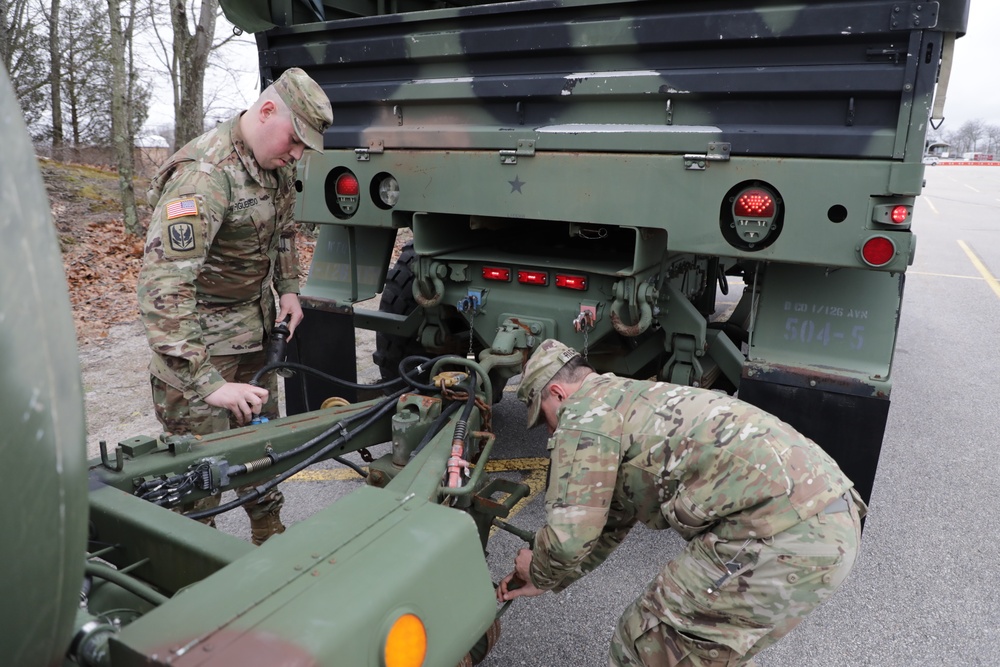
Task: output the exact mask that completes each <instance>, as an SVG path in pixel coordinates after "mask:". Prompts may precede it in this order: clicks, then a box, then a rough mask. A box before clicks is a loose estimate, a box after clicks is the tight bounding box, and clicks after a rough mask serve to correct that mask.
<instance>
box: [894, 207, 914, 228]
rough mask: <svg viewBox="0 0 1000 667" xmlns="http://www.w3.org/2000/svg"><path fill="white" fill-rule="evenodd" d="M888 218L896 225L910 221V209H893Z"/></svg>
mask: <svg viewBox="0 0 1000 667" xmlns="http://www.w3.org/2000/svg"><path fill="white" fill-rule="evenodd" d="M890 218H891V220H892V221H893V222H895V223H896V224H897V225H900V224H902V223H904V222H906V221H907V220H909V219H910V209H909V208H908V207H906V206H896V207H893V209H892V214H891V216H890Z"/></svg>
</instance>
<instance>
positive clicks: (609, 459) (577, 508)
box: [497, 340, 867, 667]
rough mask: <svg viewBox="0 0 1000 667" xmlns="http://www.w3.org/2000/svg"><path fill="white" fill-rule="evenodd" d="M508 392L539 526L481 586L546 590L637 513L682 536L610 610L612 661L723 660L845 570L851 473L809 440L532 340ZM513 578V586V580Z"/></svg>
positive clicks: (815, 599)
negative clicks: (537, 488) (525, 435)
mask: <svg viewBox="0 0 1000 667" xmlns="http://www.w3.org/2000/svg"><path fill="white" fill-rule="evenodd" d="M522 378H523V379H522V382H521V387H520V389H519V391H518V395H519V396H520V398H521V399H522V400H524V401H525V402H526V403H527V404H528V426H529V428H530V427H532V426H534V425H535V424H537V423H539V421H541V420H544V421H545V423H546V424H547V425H548V427H549V432H550V433H551V434H552V437H551V438H550V439H549V444H548V447H549V450H550V453H551V468H550V470H549V486H548V490H547V492H546V496H545V507H546V517H547V519H546V525H545V526H544V527H543V528H542V529H541V530H539V531H538V533H537V534H536V536H535V544H534V550H533V551H531V550H528V549H522V550H521V551H520V552H519V553H518V555H517V558H516V559H515V562H514V571H513V572H512V573H511V574H509V575H508V576H507V577H506V578H505V579H504V580H503V581H502V582H501V584H500V586H499V588H498V590H497V596H498V598H499V599H501V600H511V599H513V598H516V597H521V596H533V595H540V594H541V593H543V592H545V591H547V590H552V591H557V592H558V591H561V590H563V589H564V588H566V587H567V586H569V585H570V584H571V583H572V582H574V581H576V580H577V579H579V578H580V577H582V576H583V575H585V574H586V573H587V572H590V571H591V570H593V569H594V568H595V567H597V566H598V565H600V564H601V563H602V562H603V561H604V560H605V559H606V558H607V556H608V554H610V553H611V551H613V550H614V548H615V547H617V546H618V545H619V544H620V543H621V541H622V540H623V539H624V538H625V535H626V534H627V533H628V531H629V529H630V528H631V527H632V526H633V525H634V524H635V523H636V522H642V523H644V524H646V525H647V526H649V527H650V528H655V529H664V528H668V527H672V528H674V529H675V530H676V531H677V532H678V533H680V534H681V536H682V537H684V538H685V539H686V540H688V545H687V547H686V548H685V549H684V551H682V552H681V553H680V554H678V555H677V556H676V557H675V558H674V559H673V560H671V561H670V562H668V563H667V564H666V565H665V566H664V567H663V568H662V570H661V571H660V573H659V574H658V575H657V576H656V578H655V579H654V580H653V581H652V582H650V584H649V586H648V587H647V588H646V591H645V592H644V593H643V594H642V595H640V596H639V598H638V599H636V600H635V601H634V602H633V603H632V604H631V605H630V606H629V607H628V608H627V609H626V610H625V612H624V613H623V614H622V616H621V618H620V619H619V621H618V627H617V628H616V630H615V632H614V636H613V638H612V641H611V650H610V663H611V664H612V665H656V666H658V667H674V666H683V667H689V666H691V667H734V666H736V665H748V664H753V663H752V662H751V661H750V659H751V657H752V656H753V655H755V654H757V653H758V652H759V651H761V650H762V649H764V648H766V647H767V646H769V645H771V644H773V643H774V642H776V641H777V640H779V639H780V638H781V637H783V636H785V635H786V634H787V633H788V632H790V631H791V630H792V628H794V627H795V626H796V625H797V624H798V623H799V622H800V621H802V619H803V618H804V617H805V616H806V614H808V613H809V612H810V611H812V610H813V609H815V608H816V607H817V606H819V605H820V604H821V603H823V602H824V601H825V600H827V599H828V598H829V597H830V596H831V595H832V594H833V592H834V590H836V589H837V587H838V586H839V585H840V584H841V583H842V582H843V581H844V579H845V578H846V577H847V575H848V573H849V572H850V571H851V568H852V567H853V565H854V561H855V558H856V557H857V552H858V543H859V540H860V521H861V516H863V514H864V512H865V511H866V510H867V508H866V507H865V505H864V503H863V502H862V501H861V499H860V497H859V496H858V495H857V494H856V492H854V490H853V484H852V483H851V481H850V480H849V479H847V477H846V476H844V474H843V473H842V472H841V471H840V469H839V468H838V467H837V464H836V463H834V461H833V460H832V459H831V458H830V457H829V456H828V455H827V454H826V453H825V452H824V451H823V450H822V449H821V448H820V447H819V446H818V445H816V444H815V443H814V442H812V441H811V440H809V439H808V438H806V437H804V436H802V435H801V434H799V433H798V432H796V431H795V430H793V429H792V428H791V427H790V426H788V425H787V424H785V423H783V422H781V421H780V420H778V419H777V418H776V417H774V416H772V415H770V414H768V413H766V412H763V411H762V410H760V409H758V408H756V407H754V406H752V405H750V404H748V403H745V402H743V401H740V400H737V399H735V398H732V397H731V396H727V395H725V394H720V393H716V392H712V391H707V390H704V389H695V388H693V387H687V386H682V385H674V384H669V383H666V382H643V381H639V380H630V379H624V378H619V377H616V376H614V375H612V374H610V373H609V374H606V375H598V374H597V373H595V372H594V369H593V368H591V367H590V365H589V364H588V363H587V362H586V361H585V360H584V359H583V358H582V357H581V356H580V355H579V354H578V353H577V352H576V351H575V350H573V349H571V348H568V347H566V346H565V345H563V344H562V343H559V342H558V341H555V340H546V341H544V342H543V343H542V344H541V345H540V346H539V348H538V349H537V350H536V351H535V352H534V354H533V355H532V356H531V358H530V359H529V360H528V362H527V364H526V365H525V368H524V373H523V375H522ZM518 586H519V587H518Z"/></svg>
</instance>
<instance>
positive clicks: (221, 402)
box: [205, 382, 268, 426]
mask: <svg viewBox="0 0 1000 667" xmlns="http://www.w3.org/2000/svg"><path fill="white" fill-rule="evenodd" d="M267 393H268V392H267V389H264V388H263V387H255V386H253V385H252V384H242V383H240V382H227V383H226V384H224V385H222V386H221V387H219V388H218V389H216V390H215V391H213V392H212V393H211V394H209V395H208V396H207V397H205V402H206V403H208V404H209V405H211V406H212V407H215V408H225V409H226V410H229V411H230V412H232V413H233V415H234V416H235V417H236V421H237V423H239V424H240V425H241V426H242V425H244V424H248V423H250V420H251V419H253V417H254V415H259V414H260V409H261V408H262V407H263V406H264V402H265V401H266V400H267Z"/></svg>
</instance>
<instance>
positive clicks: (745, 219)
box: [719, 181, 784, 252]
mask: <svg viewBox="0 0 1000 667" xmlns="http://www.w3.org/2000/svg"><path fill="white" fill-rule="evenodd" d="M783 205H784V203H783V200H782V198H781V196H780V195H779V194H778V191H777V190H776V189H774V188H773V187H771V186H770V185H769V184H766V183H762V182H760V181H745V182H743V183H738V184H736V185H735V186H733V187H732V188H730V189H729V192H727V193H726V196H725V197H724V198H723V200H722V208H721V210H720V216H719V223H720V226H721V230H722V235H723V237H724V238H725V239H726V241H727V242H728V243H729V245H731V246H733V247H734V248H737V249H739V250H743V251H748V252H756V251H758V250H763V249H764V248H767V247H768V246H770V245H771V244H772V243H774V242H775V241H776V240H777V238H778V235H779V234H780V233H781V228H782V220H783V219H784V211H783Z"/></svg>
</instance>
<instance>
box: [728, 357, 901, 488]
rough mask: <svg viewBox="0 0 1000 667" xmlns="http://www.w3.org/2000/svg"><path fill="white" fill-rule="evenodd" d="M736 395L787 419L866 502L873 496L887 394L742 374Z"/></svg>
mask: <svg viewBox="0 0 1000 667" xmlns="http://www.w3.org/2000/svg"><path fill="white" fill-rule="evenodd" d="M739 397H740V398H741V399H742V400H744V401H747V402H748V403H753V404H754V405H756V406H757V407H759V408H762V409H764V410H767V411H768V412H770V413H771V414H773V415H775V416H776V417H778V418H779V419H781V420H782V421H785V422H787V423H788V424H791V425H792V426H793V427H795V429H796V430H798V431H799V432H800V433H802V434H803V435H805V436H806V437H807V438H810V439H811V440H813V441H814V442H816V443H817V444H818V445H819V446H820V447H822V448H823V449H825V450H826V451H827V453H828V454H830V456H832V457H833V458H834V460H836V461H837V464H838V465H839V466H840V468H841V470H843V471H844V473H845V474H846V475H847V476H848V477H850V478H851V481H853V482H854V486H855V487H856V488H857V490H858V493H860V494H861V497H862V498H864V501H865V502H866V503H867V502H868V501H869V500H870V499H871V495H872V487H873V485H874V482H875V472H876V470H877V469H878V459H879V454H880V453H881V451H882V436H883V435H884V434H885V423H886V419H887V418H888V416H889V399H888V398H876V397H871V396H855V395H851V394H842V393H837V392H832V391H824V390H821V389H811V388H805V387H792V386H788V385H782V384H776V383H774V382H764V381H761V380H755V379H753V378H749V377H746V376H744V377H743V379H742V380H741V381H740V392H739Z"/></svg>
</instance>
